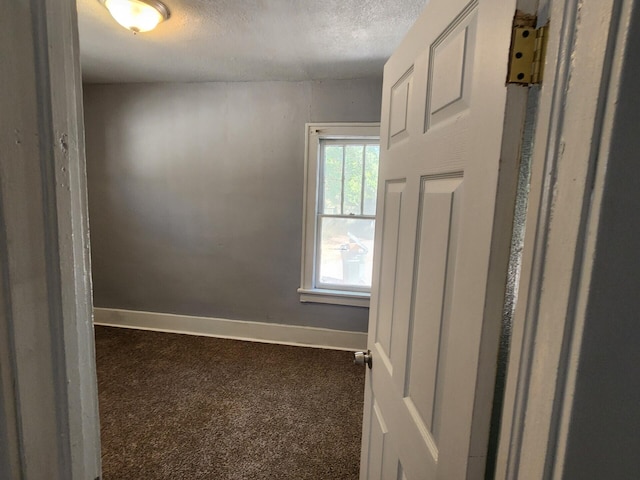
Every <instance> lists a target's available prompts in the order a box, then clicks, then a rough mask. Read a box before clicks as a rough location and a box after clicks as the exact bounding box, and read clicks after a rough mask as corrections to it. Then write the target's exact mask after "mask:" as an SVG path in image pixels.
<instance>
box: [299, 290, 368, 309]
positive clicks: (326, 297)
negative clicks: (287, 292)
mask: <svg viewBox="0 0 640 480" xmlns="http://www.w3.org/2000/svg"><path fill="white" fill-rule="evenodd" d="M298 293H299V294H300V301H301V302H303V303H305V302H309V303H331V304H334V305H349V306H352V307H367V308H368V307H369V298H370V297H371V294H370V293H367V292H344V291H342V290H328V289H321V288H313V289H307V288H299V289H298Z"/></svg>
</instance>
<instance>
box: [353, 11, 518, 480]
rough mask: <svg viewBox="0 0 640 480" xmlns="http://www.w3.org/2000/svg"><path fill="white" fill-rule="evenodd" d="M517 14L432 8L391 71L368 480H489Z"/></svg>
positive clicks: (367, 419)
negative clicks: (499, 214)
mask: <svg viewBox="0 0 640 480" xmlns="http://www.w3.org/2000/svg"><path fill="white" fill-rule="evenodd" d="M514 12H515V0H506V1H505V0H474V1H469V0H431V1H430V2H429V3H428V5H427V6H426V9H425V11H424V12H423V14H422V15H421V17H420V18H419V20H418V21H417V23H416V25H415V26H414V27H413V28H412V30H411V31H410V32H409V34H408V36H407V37H406V38H405V40H404V41H403V43H402V44H401V46H400V47H399V48H398V50H397V51H396V52H395V53H394V54H393V56H392V57H391V58H390V60H389V61H388V62H387V65H386V66H385V71H384V84H383V85H384V86H383V104H382V123H381V129H380V137H381V163H380V175H379V179H380V180H379V182H380V183H379V192H378V215H379V217H378V221H377V222H376V223H377V225H376V243H375V245H376V247H375V248H376V252H375V265H374V287H373V291H372V298H371V311H370V320H369V349H370V350H371V352H372V357H373V368H372V369H371V370H368V375H367V381H366V395H365V414H364V427H363V446H362V464H361V479H362V480H373V479H383V480H391V479H398V480H405V479H406V480H430V479H446V480H456V479H467V478H469V479H476V478H482V477H483V476H484V465H485V456H486V448H487V436H488V434H487V432H488V425H489V416H490V413H491V395H490V394H489V395H487V394H486V392H492V386H493V385H492V382H493V375H494V369H495V352H496V347H497V343H498V338H497V336H496V335H495V332H496V324H497V325H499V323H500V318H499V316H498V318H488V317H489V315H486V314H485V311H486V305H487V303H490V302H502V300H503V299H502V297H501V295H500V292H502V291H503V289H502V288H494V287H495V286H494V285H488V280H487V279H488V275H489V270H490V268H491V265H492V263H491V261H490V255H494V256H495V255H508V252H492V251H491V244H492V239H493V237H494V235H496V234H497V233H496V230H500V229H499V226H500V221H499V219H496V218H494V210H495V206H496V193H497V188H498V175H499V172H500V168H499V167H500V152H501V145H502V141H503V138H502V137H503V123H504V120H505V105H506V95H507V88H506V86H505V78H506V71H507V61H508V51H509V44H510V39H511V38H510V32H511V24H512V17H513V14H514ZM507 224H508V222H507ZM495 225H498V227H496V226H495ZM500 234H504V232H501V233H500ZM500 282H501V283H502V284H504V277H502V279H501V280H500ZM495 292H498V293H497V294H496V293H495ZM494 310H495V309H494ZM489 333H490V334H491V335H493V336H494V337H495V338H493V339H492V338H489V339H488V340H487V338H486V337H487V335H489ZM483 335H484V336H483ZM492 355H493V357H492ZM487 358H488V361H487ZM487 371H488V372H489V375H487V374H486V372H487ZM486 377H488V378H489V379H488V380H487V378H486ZM483 382H484V385H482V383H483ZM489 383H490V384H491V385H488V384H489Z"/></svg>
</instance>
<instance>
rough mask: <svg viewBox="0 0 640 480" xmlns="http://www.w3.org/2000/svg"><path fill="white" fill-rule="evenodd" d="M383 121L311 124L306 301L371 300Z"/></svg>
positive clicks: (362, 303)
mask: <svg viewBox="0 0 640 480" xmlns="http://www.w3.org/2000/svg"><path fill="white" fill-rule="evenodd" d="M379 131H380V127H379V125H378V124H373V123H368V124H317V123H312V124H307V125H306V134H307V142H306V147H307V149H306V159H305V160H306V164H305V207H304V213H303V242H302V243H303V245H302V275H301V287H300V288H299V289H298V292H299V293H300V301H302V302H319V303H335V304H340V305H355V306H368V305H369V296H370V292H371V276H372V269H373V238H374V232H375V218H376V192H377V187H378V160H379V157H380V139H379Z"/></svg>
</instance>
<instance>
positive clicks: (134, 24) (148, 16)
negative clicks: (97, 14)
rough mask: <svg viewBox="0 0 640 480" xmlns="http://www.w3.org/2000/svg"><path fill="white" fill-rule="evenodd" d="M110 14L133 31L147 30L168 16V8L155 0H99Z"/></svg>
mask: <svg viewBox="0 0 640 480" xmlns="http://www.w3.org/2000/svg"><path fill="white" fill-rule="evenodd" d="M100 2H101V3H103V4H104V6H105V7H107V10H109V13H111V16H112V17H113V18H114V19H115V20H116V22H118V23H119V24H120V25H122V26H123V27H124V28H128V29H129V30H131V31H132V32H134V33H139V32H148V31H149V30H153V29H154V28H156V27H157V26H158V24H159V23H160V22H162V21H163V20H166V19H168V18H169V15H170V13H169V9H168V8H167V7H166V5H165V4H163V3H161V2H158V1H156V0H100Z"/></svg>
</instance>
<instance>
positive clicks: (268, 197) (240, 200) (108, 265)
mask: <svg viewBox="0 0 640 480" xmlns="http://www.w3.org/2000/svg"><path fill="white" fill-rule="evenodd" d="M84 89H85V91H84V106H85V128H86V142H87V169H88V182H89V186H88V189H89V213H90V215H89V216H90V224H91V249H92V269H93V280H94V303H95V306H96V307H105V308H122V309H131V310H142V311H152V312H165V313H179V314H186V315H199V316H210V317H221V318H229V319H239V320H251V321H264V322H274V323H285V324H293V325H305V326H315V327H325V328H334V329H340V330H351V331H366V330H367V317H368V309H365V308H357V307H342V306H333V305H320V304H301V303H300V301H299V297H298V293H297V292H296V289H297V288H298V286H299V283H300V251H301V235H302V197H303V171H304V140H305V139H304V124H305V122H334V121H336V122H351V121H354V122H356V121H360V122H363V121H365V122H371V121H374V122H375V121H379V119H380V101H381V91H382V83H381V80H380V79H370V80H369V79H366V80H342V81H340V80H336V81H324V82H253V83H251V82H246V83H239V82H234V83H195V84H122V85H85V87H84Z"/></svg>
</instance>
